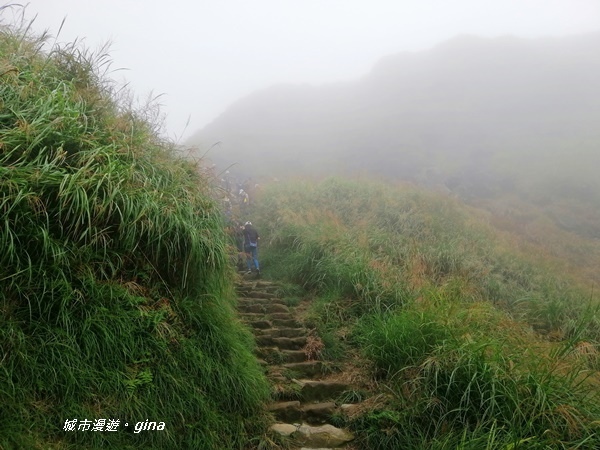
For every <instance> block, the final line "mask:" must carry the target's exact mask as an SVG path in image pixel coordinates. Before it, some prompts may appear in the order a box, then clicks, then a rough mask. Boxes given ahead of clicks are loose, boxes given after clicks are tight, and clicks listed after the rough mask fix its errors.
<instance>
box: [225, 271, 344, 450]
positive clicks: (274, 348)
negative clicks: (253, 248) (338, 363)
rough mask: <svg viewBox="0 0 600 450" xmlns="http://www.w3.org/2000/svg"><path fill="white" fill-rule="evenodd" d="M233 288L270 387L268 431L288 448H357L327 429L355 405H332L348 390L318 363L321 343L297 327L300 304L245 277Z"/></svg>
mask: <svg viewBox="0 0 600 450" xmlns="http://www.w3.org/2000/svg"><path fill="white" fill-rule="evenodd" d="M236 289H237V294H238V311H239V314H240V317H241V318H242V320H243V321H244V322H245V323H246V324H247V325H248V326H249V328H250V329H251V330H252V331H253V333H254V335H255V338H256V343H257V349H256V353H257V357H258V358H259V361H260V363H261V365H262V366H263V367H264V369H265V373H266V375H267V378H268V379H269V381H270V382H271V385H272V392H273V394H272V398H273V400H272V403H271V405H270V406H269V411H271V413H272V414H273V416H274V418H275V421H276V423H274V424H273V425H272V426H271V430H272V432H273V433H274V434H278V435H280V436H282V437H283V438H284V439H289V440H290V443H291V447H290V448H291V449H292V450H308V449H320V450H328V449H335V448H344V449H347V450H350V449H354V448H356V447H353V446H352V441H353V440H354V436H353V434H352V433H351V432H350V431H348V430H346V429H340V428H337V427H335V426H334V425H332V422H334V420H333V416H334V415H339V414H343V413H345V412H347V411H350V410H351V409H352V408H354V407H355V406H356V405H354V404H339V403H338V402H336V399H339V398H340V396H341V394H343V393H344V392H346V391H349V390H351V389H352V387H351V386H350V385H349V384H348V383H346V382H344V381H340V380H339V379H338V380H335V379H332V378H335V377H334V376H333V373H332V371H331V368H330V367H329V366H328V365H327V364H326V363H325V362H324V361H321V360H319V359H318V356H319V352H318V351H315V348H314V344H315V343H317V342H320V341H319V340H318V338H316V337H315V336H314V335H313V334H312V333H311V332H310V331H309V330H308V329H307V328H306V327H305V325H304V324H303V323H302V320H301V317H300V316H301V315H300V310H301V308H300V305H298V306H291V303H292V302H290V301H286V299H285V298H282V297H283V296H282V289H281V287H280V286H278V285H277V284H276V283H275V282H271V281H264V280H251V279H249V276H247V277H245V278H243V279H241V280H240V281H238V282H237V284H236Z"/></svg>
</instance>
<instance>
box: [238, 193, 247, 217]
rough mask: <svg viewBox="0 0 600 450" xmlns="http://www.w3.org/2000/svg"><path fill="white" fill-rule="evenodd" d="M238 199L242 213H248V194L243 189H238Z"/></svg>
mask: <svg viewBox="0 0 600 450" xmlns="http://www.w3.org/2000/svg"><path fill="white" fill-rule="evenodd" d="M239 201H240V208H241V211H242V214H248V212H249V207H250V196H249V195H248V193H247V192H246V191H244V190H243V189H240V193H239Z"/></svg>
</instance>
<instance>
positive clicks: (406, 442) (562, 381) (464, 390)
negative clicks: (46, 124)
mask: <svg viewBox="0 0 600 450" xmlns="http://www.w3.org/2000/svg"><path fill="white" fill-rule="evenodd" d="M485 218H486V215H485V214H484V213H482V212H481V211H477V210H475V209H473V208H468V207H466V206H464V205H462V204H460V203H459V202H458V201H457V200H455V199H452V198H447V197H444V196H440V195H437V194H433V193H426V192H423V191H418V190H416V189H413V188H410V187H402V186H389V185H384V184H379V183H375V182H367V181H362V182H356V181H347V180H340V179H329V180H326V181H324V182H321V183H319V184H308V183H306V184H304V183H289V184H287V185H277V186H275V187H273V188H272V189H266V191H265V193H264V196H263V197H262V198H261V203H260V208H259V219H258V220H257V223H258V225H259V227H261V229H263V236H265V237H268V239H269V240H268V246H263V268H264V270H265V272H266V273H267V274H269V273H271V274H273V275H274V276H277V277H285V278H287V279H289V280H292V281H294V282H297V283H299V284H301V285H303V286H304V287H305V288H306V289H308V290H310V291H312V292H313V294H315V295H316V296H317V297H318V300H317V301H315V303H314V307H313V313H312V314H310V315H309V317H310V320H311V321H313V322H315V324H314V325H315V326H316V327H317V328H318V329H319V330H320V331H321V332H324V333H325V335H326V336H327V337H328V339H327V340H326V345H327V344H328V345H329V347H330V349H336V348H337V347H336V346H339V344H340V342H337V343H336V342H331V343H330V342H329V341H330V340H332V339H330V338H331V337H334V336H336V335H340V334H343V335H344V336H345V337H346V341H344V342H345V343H346V344H347V343H349V344H350V345H352V346H355V347H357V348H359V349H361V350H362V353H363V355H364V357H365V358H366V359H368V360H369V361H370V362H371V364H372V366H373V368H374V372H373V373H372V376H373V377H374V378H375V379H376V380H377V384H378V385H379V386H380V387H381V388H382V392H383V393H385V394H386V395H387V397H388V400H387V402H386V403H384V404H380V405H379V406H378V407H376V408H373V409H372V410H371V411H369V412H367V413H365V414H363V415H361V416H359V417H357V418H354V419H353V420H351V421H350V422H349V423H348V425H349V426H351V427H353V428H355V429H356V430H357V431H358V432H359V434H358V435H359V436H360V438H359V439H362V441H363V446H364V447H365V448H373V449H395V448H423V449H425V448H427V449H431V448H494V449H496V448H497V449H501V448H502V449H506V448H595V447H594V446H597V445H599V443H600V435H599V433H598V422H597V418H598V417H599V416H600V409H599V408H598V405H599V404H600V401H599V400H600V398H599V395H598V394H599V392H598V389H597V385H598V384H597V381H598V373H597V364H598V345H599V344H600V340H599V339H598V332H599V327H598V322H597V320H598V319H597V317H598V316H597V314H596V311H597V308H598V302H597V300H596V299H595V298H593V297H590V294H589V292H590V290H589V286H585V285H581V284H579V282H578V280H576V279H573V278H570V277H569V276H568V275H566V274H564V273H560V272H559V271H557V270H555V269H554V268H555V267H558V265H556V264H554V262H550V263H549V262H548V261H547V260H545V259H544V258H543V257H545V256H546V255H547V253H545V252H544V253H541V256H540V255H538V254H536V253H532V252H530V251H528V252H523V251H521V250H520V249H519V248H518V247H516V246H514V245H512V244H513V243H514V242H515V240H518V236H510V235H508V236H507V235H500V234H498V233H496V232H495V230H494V229H493V228H492V227H490V226H489V225H488V223H487V222H486V220H485ZM528 250H530V248H528ZM342 331H343V333H342ZM348 336H350V337H349V338H348ZM327 350H328V349H327V348H326V349H325V353H327ZM338 357H339V356H338Z"/></svg>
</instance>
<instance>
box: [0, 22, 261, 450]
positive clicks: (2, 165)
mask: <svg viewBox="0 0 600 450" xmlns="http://www.w3.org/2000/svg"><path fill="white" fill-rule="evenodd" d="M47 38H48V37H47V36H41V37H36V36H33V35H31V34H30V33H28V32H27V31H26V29H24V28H19V27H13V26H9V25H6V24H0V67H1V68H2V70H1V71H0V78H1V80H0V81H1V84H0V99H1V100H0V230H1V231H0V247H1V248H2V252H0V292H1V294H0V348H1V349H2V350H1V353H0V447H2V448H7V449H9V448H60V449H66V448H77V449H79V448H98V447H103V448H107V447H110V448H157V449H158V448H161V449H164V448H199V449H200V448H202V449H220V448H244V447H245V446H246V445H247V443H248V442H249V440H251V439H254V438H255V437H257V436H260V435H262V434H263V433H264V425H265V423H266V422H265V420H266V419H265V416H264V411H263V408H262V407H263V405H264V403H265V401H266V400H267V398H268V396H269V388H268V385H267V382H266V380H265V378H264V376H263V374H262V371H261V369H260V367H259V366H258V364H257V362H256V359H255V358H254V356H253V355H252V353H251V351H252V346H253V341H252V338H251V335H250V334H249V332H248V331H247V330H246V329H245V328H244V327H242V325H241V324H240V323H239V322H238V321H237V319H236V316H235V312H234V309H233V300H234V297H235V294H234V292H233V287H232V281H231V280H232V273H231V269H230V266H229V263H228V259H227V237H226V236H225V233H224V227H223V223H222V219H221V212H220V211H219V208H218V206H217V203H216V202H215V201H213V193H212V191H211V189H212V188H211V186H210V178H209V177H208V176H207V175H206V174H204V173H203V172H202V170H201V169H200V166H199V165H197V164H195V163H192V162H189V161H184V160H182V159H181V158H179V157H178V156H176V151H175V150H176V149H175V146H174V145H173V144H171V143H170V142H168V141H166V140H164V139H163V138H161V137H160V135H159V134H157V130H158V129H159V128H160V126H159V124H157V123H156V122H153V121H151V120H149V119H152V118H153V117H154V111H153V109H146V110H144V109H142V110H136V109H132V108H131V106H130V104H129V102H128V101H127V98H126V97H124V96H123V94H122V91H121V92H119V91H118V89H117V87H116V86H115V85H114V83H112V82H111V81H110V80H109V79H107V78H106V77H105V76H104V75H105V71H106V67H107V64H108V59H107V58H108V57H107V55H106V54H105V53H103V52H100V53H98V54H93V53H91V52H89V51H86V50H84V49H82V48H80V47H79V46H78V45H76V44H72V45H67V46H64V47H56V46H54V47H52V46H48V45H47V44H46V42H45V41H46V40H47ZM67 419H79V420H83V419H88V420H96V419H120V420H121V431H119V432H116V433H111V432H91V431H90V432H84V431H79V432H77V431H74V432H65V431H63V425H64V422H65V420H67ZM145 420H150V421H160V422H165V430H164V431H160V432H141V433H132V432H127V431H125V430H123V426H124V423H125V422H130V423H131V425H133V423H135V422H138V421H145Z"/></svg>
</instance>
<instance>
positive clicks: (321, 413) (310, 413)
mask: <svg viewBox="0 0 600 450" xmlns="http://www.w3.org/2000/svg"><path fill="white" fill-rule="evenodd" d="M268 410H269V411H270V412H272V413H273V416H274V417H275V419H276V420H278V421H280V422H306V423H308V424H310V425H323V424H325V423H327V422H328V421H329V420H331V418H332V416H333V415H334V414H335V413H336V411H337V407H336V405H335V403H333V402H327V403H311V404H308V405H302V404H301V403H300V402H299V401H298V400H292V401H287V402H276V403H273V404H271V405H270V406H269V408H268Z"/></svg>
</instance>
